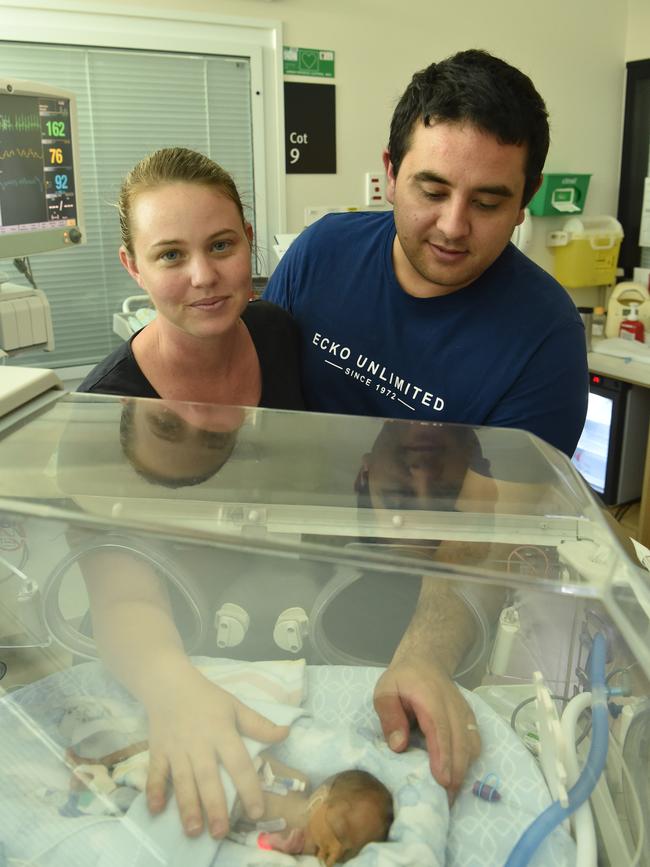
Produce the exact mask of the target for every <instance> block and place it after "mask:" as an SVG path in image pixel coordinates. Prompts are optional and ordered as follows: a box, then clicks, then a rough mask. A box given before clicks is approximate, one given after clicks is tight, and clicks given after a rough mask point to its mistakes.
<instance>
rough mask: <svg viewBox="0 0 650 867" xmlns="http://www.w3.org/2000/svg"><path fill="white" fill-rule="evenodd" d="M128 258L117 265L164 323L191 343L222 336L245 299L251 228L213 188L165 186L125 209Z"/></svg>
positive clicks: (180, 184)
mask: <svg viewBox="0 0 650 867" xmlns="http://www.w3.org/2000/svg"><path fill="white" fill-rule="evenodd" d="M131 224H132V237H133V250H134V255H133V256H131V255H130V254H129V253H128V251H127V250H126V249H125V248H124V247H122V248H121V249H120V260H121V261H122V264H123V265H124V267H125V268H126V269H127V271H128V272H129V274H130V275H131V276H132V277H133V279H134V280H135V281H136V282H137V284H138V286H140V287H141V288H142V289H144V291H145V292H147V294H148V295H149V296H150V297H151V300H152V302H153V304H154V306H155V307H156V310H157V311H158V314H159V316H160V317H162V319H163V320H164V321H165V322H166V323H170V324H171V325H172V326H174V327H176V328H178V329H180V330H181V331H183V332H185V333H187V334H190V335H192V336H195V337H201V338H210V337H214V336H218V335H220V334H223V333H225V332H227V331H228V330H229V329H230V328H232V326H233V325H234V324H235V323H236V322H237V320H238V319H239V316H240V314H241V313H242V311H243V310H244V308H245V306H246V303H247V301H248V299H249V298H250V293H251V260H250V257H251V240H252V229H251V227H250V225H248V224H246V225H244V224H243V223H242V220H241V216H240V213H239V210H238V208H237V205H236V204H235V203H234V202H233V201H232V199H230V198H228V196H226V195H225V194H224V193H223V192H222V191H221V190H219V189H218V188H216V187H209V186H205V185H202V184H192V183H184V182H175V183H169V184H166V185H165V186H161V187H158V188H157V189H155V190H148V191H145V192H142V193H139V194H138V195H137V196H136V197H135V198H134V200H133V203H132V207H131Z"/></svg>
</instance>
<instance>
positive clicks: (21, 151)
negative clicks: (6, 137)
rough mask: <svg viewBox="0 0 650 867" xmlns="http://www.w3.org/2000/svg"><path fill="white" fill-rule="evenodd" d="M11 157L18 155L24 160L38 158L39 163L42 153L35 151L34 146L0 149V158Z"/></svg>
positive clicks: (6, 158) (8, 158) (7, 158)
mask: <svg viewBox="0 0 650 867" xmlns="http://www.w3.org/2000/svg"><path fill="white" fill-rule="evenodd" d="M12 157H20V158H21V159H24V160H38V161H39V163H40V161H41V159H42V158H43V157H42V154H40V153H39V152H38V151H35V150H34V148H11V149H8V148H6V149H5V150H3V151H0V160H10V159H11V158H12Z"/></svg>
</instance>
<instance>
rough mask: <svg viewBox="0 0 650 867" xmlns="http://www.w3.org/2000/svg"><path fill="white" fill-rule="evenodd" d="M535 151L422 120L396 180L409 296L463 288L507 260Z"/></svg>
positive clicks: (401, 275)
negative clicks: (528, 159)
mask: <svg viewBox="0 0 650 867" xmlns="http://www.w3.org/2000/svg"><path fill="white" fill-rule="evenodd" d="M526 155H527V148H526V147H525V146H524V145H509V144H501V143H500V142H499V141H498V140H497V139H496V138H495V137H494V136H493V135H491V134H489V133H486V132H483V131H482V130H479V129H477V128H476V127H475V126H472V125H471V124H469V123H448V122H444V123H442V122H441V123H433V124H432V125H431V126H428V127H427V126H424V124H423V123H418V124H417V125H416V127H415V128H414V130H413V134H412V136H411V145H410V147H409V149H408V151H407V152H406V154H405V155H404V158H403V160H402V164H401V165H400V167H399V173H398V175H397V177H395V174H394V171H393V165H392V163H391V162H390V156H389V154H388V153H387V152H386V153H384V163H385V166H386V173H387V188H386V197H387V198H388V201H389V202H392V204H393V205H394V216H395V226H396V229H397V235H396V237H395V241H394V244H393V265H394V267H395V274H396V276H397V279H398V282H399V283H400V285H401V287H402V288H403V289H404V291H405V292H407V293H408V294H409V295H413V296H415V297H418V298H429V297H433V296H436V295H446V294H448V293H449V292H454V291H455V290H456V289H462V288H463V286H467V285H468V284H469V283H471V282H473V281H474V280H476V278H477V277H479V276H480V275H481V274H482V273H483V272H484V271H485V270H486V268H488V267H489V266H490V265H491V264H492V263H493V262H494V261H495V260H496V259H497V257H498V256H499V254H500V253H501V252H502V250H503V249H504V248H505V246H506V245H507V243H508V241H509V240H510V236H511V235H512V233H513V231H514V228H515V226H517V225H519V223H521V222H522V220H523V218H524V212H523V209H522V198H523V192H524V183H525V165H526Z"/></svg>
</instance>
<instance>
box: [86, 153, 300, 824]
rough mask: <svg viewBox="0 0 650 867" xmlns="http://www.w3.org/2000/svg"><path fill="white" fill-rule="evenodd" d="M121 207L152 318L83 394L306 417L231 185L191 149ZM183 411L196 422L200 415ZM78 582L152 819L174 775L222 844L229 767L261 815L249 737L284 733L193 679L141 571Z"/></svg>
mask: <svg viewBox="0 0 650 867" xmlns="http://www.w3.org/2000/svg"><path fill="white" fill-rule="evenodd" d="M118 209H119V215H120V227H121V235H122V246H121V247H120V260H121V262H122V264H123V265H124V267H125V268H126V270H127V271H128V272H129V274H130V275H131V276H132V277H133V279H134V280H135V281H136V283H137V284H138V286H140V288H141V289H143V290H144V291H145V292H147V294H148V295H149V297H150V298H151V300H152V302H153V304H154V306H155V308H156V310H157V316H156V318H155V319H154V320H153V321H152V322H151V323H150V324H148V325H146V326H145V327H144V328H143V329H142V330H140V331H138V332H137V334H135V335H134V336H133V337H132V338H131V339H130V340H129V341H128V342H126V343H124V344H123V345H122V346H120V347H118V348H117V349H116V350H115V351H114V352H113V353H112V354H111V355H109V356H108V358H106V359H105V360H104V361H103V362H101V363H100V364H99V365H97V367H95V368H94V370H93V371H92V372H91V373H90V374H89V375H88V376H87V377H86V379H85V380H84V381H83V383H82V384H81V386H80V387H79V390H80V391H86V392H100V393H105V394H116V395H122V396H128V397H150V398H163V399H164V400H165V401H168V400H172V401H173V400H178V401H191V402H193V405H194V407H196V406H197V404H200V403H203V404H229V405H240V406H241V405H247V406H267V407H276V408H284V409H302V408H303V406H304V404H303V400H302V394H301V391H300V366H299V342H298V332H297V329H296V327H295V325H294V323H293V320H292V319H291V317H290V316H289V315H288V314H287V313H286V312H285V311H284V310H282V309H281V308H279V307H276V306H275V305H273V304H269V303H268V302H265V301H252V302H250V303H249V298H250V296H251V288H252V281H251V245H252V238H253V231H252V227H251V225H250V224H249V223H247V222H246V220H245V218H244V214H243V209H242V203H241V200H240V198H239V194H238V192H237V189H236V187H235V184H234V182H233V180H232V178H231V177H230V175H228V174H227V172H225V171H224V170H223V169H222V168H221V167H220V166H218V165H217V164H216V163H214V162H213V161H212V160H210V159H208V158H207V157H205V156H203V155H201V154H198V153H196V152H194V151H191V150H187V149H185V148H166V149H163V150H159V151H156V152H155V153H153V154H151V155H150V156H147V157H145V159H143V160H142V161H141V162H139V163H138V164H137V165H136V166H135V168H134V169H133V170H132V171H131V172H130V173H129V174H128V176H127V177H126V179H125V181H124V183H123V185H122V189H121V191H120V197H119V203H118ZM145 409H146V408H145ZM205 409H206V410H208V409H209V407H205ZM187 411H188V412H191V413H192V417H193V419H195V418H196V416H197V412H196V409H195V410H192V405H190V404H187ZM177 414H178V413H177ZM201 426H202V427H203V426H204V425H201ZM206 427H207V428H208V429H209V425H208V426H206ZM83 571H84V577H85V578H86V582H87V586H88V593H89V597H90V602H91V612H92V617H93V631H94V637H95V639H96V642H97V646H98V648H99V649H100V652H101V654H102V657H103V658H104V659H105V660H106V662H107V664H108V666H109V667H110V668H111V670H112V671H113V672H114V673H115V674H116V676H117V677H118V678H119V679H120V680H121V681H122V682H123V683H124V684H125V685H126V686H127V688H128V689H129V690H130V691H131V693H132V694H133V695H134V696H136V698H138V699H139V700H140V701H141V702H142V704H143V705H144V707H145V709H146V711H147V717H148V724H149V745H150V758H151V760H150V766H149V775H148V780H147V800H148V803H149V807H150V809H151V810H152V811H153V812H158V811H160V810H162V809H163V807H164V805H165V801H166V785H167V780H168V778H169V777H170V776H171V778H172V781H173V785H174V791H175V795H176V800H177V803H178V807H179V811H180V815H181V820H182V822H183V826H184V828H185V831H186V832H187V833H188V834H192V835H194V834H199V833H200V832H201V830H202V828H203V826H204V825H203V821H204V816H205V820H206V821H207V825H208V828H209V831H210V833H211V834H213V835H214V836H215V837H221V836H223V835H224V834H225V833H226V832H227V830H228V812H227V808H226V800H225V797H224V792H223V789H222V786H221V781H220V776H219V764H223V766H224V767H225V768H226V770H227V771H228V772H229V774H230V776H231V777H232V779H233V781H234V783H235V785H236V787H237V790H238V792H239V796H240V798H241V801H242V803H243V806H244V808H245V809H246V811H247V813H248V815H249V816H250V817H251V818H252V819H255V818H257V817H259V816H260V815H261V814H262V810H263V799H262V792H261V788H260V783H259V780H258V778H257V774H256V772H255V769H254V767H253V765H252V762H251V760H250V757H249V755H248V752H247V751H246V748H245V746H244V744H243V743H242V740H241V736H242V735H246V736H248V737H251V738H254V739H256V740H259V741H264V742H266V743H275V742H277V741H279V740H282V739H283V738H284V737H285V736H286V734H287V731H288V729H287V728H286V727H283V726H275V725H273V723H271V722H270V721H269V720H267V719H265V718H264V717H262V716H260V715H259V714H257V713H255V712H254V711H252V710H251V709H250V708H248V707H246V706H245V705H243V704H241V703H240V702H239V701H237V700H236V699H235V698H234V697H233V696H231V695H230V694H229V693H227V692H225V691H223V690H221V689H220V688H219V687H217V686H215V685H214V684H212V683H210V682H209V681H208V680H206V679H205V678H204V677H203V675H201V674H200V673H199V672H198V671H197V670H196V669H195V668H194V666H193V665H192V664H191V662H190V660H189V659H188V657H187V656H186V654H185V652H184V649H183V644H182V641H181V639H180V636H179V633H178V630H177V629H176V625H175V623H174V619H173V617H172V614H171V608H170V604H169V599H168V597H167V594H166V591H165V588H164V587H163V586H162V585H161V584H160V582H159V580H158V578H157V577H156V575H155V574H154V573H153V572H152V571H151V569H149V568H148V567H146V566H145V565H144V564H143V563H142V562H141V561H137V560H135V559H134V558H133V557H129V556H128V555H126V554H124V555H121V554H117V553H115V552H111V553H103V554H102V553H96V554H95V555H93V556H89V557H88V558H87V559H86V561H85V563H84V564H83Z"/></svg>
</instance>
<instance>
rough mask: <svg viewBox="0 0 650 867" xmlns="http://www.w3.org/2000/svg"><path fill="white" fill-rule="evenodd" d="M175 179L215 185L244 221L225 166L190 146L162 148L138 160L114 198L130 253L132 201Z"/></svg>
mask: <svg viewBox="0 0 650 867" xmlns="http://www.w3.org/2000/svg"><path fill="white" fill-rule="evenodd" d="M175 182H183V183H189V184H200V185H202V186H206V187H215V188H217V189H218V190H220V191H221V192H223V194H224V195H225V196H227V197H228V198H229V199H231V200H232V201H233V202H234V203H235V205H236V206H237V210H238V211H239V214H240V216H241V220H242V223H243V224H244V225H245V224H246V220H245V218H244V208H243V205H242V202H241V199H240V197H239V193H238V192H237V187H236V186H235V182H234V181H233V179H232V177H231V176H230V175H229V174H228V172H227V171H226V170H225V169H222V168H221V166H220V165H218V164H217V163H215V162H214V160H211V159H210V157H206V156H205V155H204V154H200V153H198V152H197V151H193V150H190V149H189V148H181V147H175V148H161V149H160V150H157V151H154V152H153V153H151V154H148V155H147V156H146V157H144V158H143V159H141V160H140V162H139V163H137V164H136V165H135V166H134V167H133V168H132V169H131V171H130V172H129V173H128V175H127V176H126V177H125V178H124V180H123V182H122V186H121V187H120V195H119V198H118V201H117V210H118V214H119V217H120V234H121V236H122V244H124V246H125V247H126V249H127V250H128V252H129V253H130V254H131V255H133V230H132V226H131V209H132V206H133V202H134V200H135V199H136V198H137V196H138V195H139V194H140V193H143V192H146V191H148V190H155V189H157V188H158V187H161V186H164V185H165V184H170V183H175Z"/></svg>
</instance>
